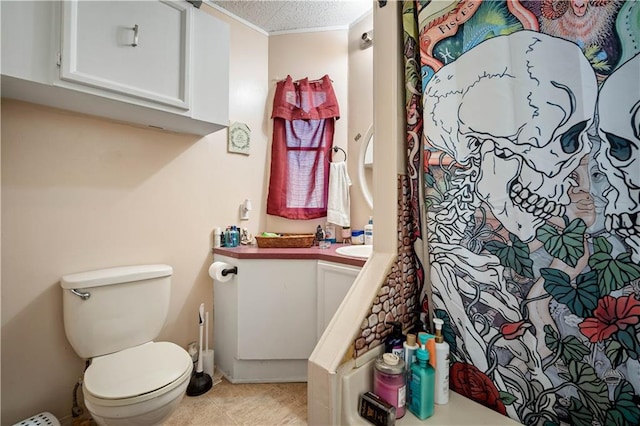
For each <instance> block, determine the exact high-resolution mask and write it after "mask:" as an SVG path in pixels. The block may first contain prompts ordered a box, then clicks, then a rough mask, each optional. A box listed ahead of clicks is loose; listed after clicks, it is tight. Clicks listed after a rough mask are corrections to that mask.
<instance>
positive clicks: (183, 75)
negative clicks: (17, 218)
mask: <svg viewBox="0 0 640 426" xmlns="http://www.w3.org/2000/svg"><path fill="white" fill-rule="evenodd" d="M1 7H2V96H3V97H9V98H15V99H20V100H24V101H28V102H34V103H40V104H44V105H49V106H54V107H59V108H63V109H68V110H72V111H77V112H82V113H88V114H92V115H97V116H102V117H106V118H111V119H116V120H122V121H127V122H131V123H134V124H140V125H144V126H151V127H155V128H162V129H167V130H172V131H177V132H181V133H191V134H198V135H205V134H208V133H211V132H214V131H216V130H218V129H221V128H223V127H225V126H227V124H228V103H229V89H228V85H229V27H228V25H227V24H226V23H224V22H222V21H220V20H218V19H216V18H215V17H213V16H211V15H209V14H207V13H206V12H204V11H202V10H198V9H196V8H194V7H193V6H192V5H191V4H189V3H187V2H186V1H181V0H180V1H126V2H113V1H87V0H80V1H77V0H67V1H62V2H50V1H41V2H38V1H36V2H2V4H1Z"/></svg>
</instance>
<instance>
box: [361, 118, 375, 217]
mask: <svg viewBox="0 0 640 426" xmlns="http://www.w3.org/2000/svg"><path fill="white" fill-rule="evenodd" d="M358 180H359V181H360V187H361V189H362V194H363V195H364V199H365V200H366V202H367V204H368V205H369V208H373V196H372V195H371V194H373V124H372V125H371V126H370V127H369V130H367V134H366V136H365V137H364V143H363V144H362V145H361V146H360V158H359V159H358Z"/></svg>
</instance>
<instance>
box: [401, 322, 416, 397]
mask: <svg viewBox="0 0 640 426" xmlns="http://www.w3.org/2000/svg"><path fill="white" fill-rule="evenodd" d="M402 346H403V348H404V364H405V366H406V372H405V376H406V381H407V383H409V382H411V365H412V364H413V363H414V362H416V351H417V350H418V349H419V348H420V345H419V344H418V343H417V342H416V335H415V334H413V333H409V334H407V340H406V341H405V342H404V343H403V344H402ZM410 399H411V388H410V387H409V386H407V401H410Z"/></svg>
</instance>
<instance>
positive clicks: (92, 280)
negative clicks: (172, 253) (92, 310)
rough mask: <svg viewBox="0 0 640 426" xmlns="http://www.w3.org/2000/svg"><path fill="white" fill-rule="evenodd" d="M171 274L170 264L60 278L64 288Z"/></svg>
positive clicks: (79, 273) (127, 267) (101, 284)
mask: <svg viewBox="0 0 640 426" xmlns="http://www.w3.org/2000/svg"><path fill="white" fill-rule="evenodd" d="M171 274H173V268H172V267H171V266H169V265H162V264H158V265H135V266H119V267H116V268H106V269H98V270H95V271H86V272H78V273H75V274H69V275H65V276H63V277H62V279H61V280H60V286H62V288H64V289H72V288H90V287H98V286H103V285H110V284H119V283H125V282H131V281H140V280H149V279H152V278H160V277H167V276H170V275H171Z"/></svg>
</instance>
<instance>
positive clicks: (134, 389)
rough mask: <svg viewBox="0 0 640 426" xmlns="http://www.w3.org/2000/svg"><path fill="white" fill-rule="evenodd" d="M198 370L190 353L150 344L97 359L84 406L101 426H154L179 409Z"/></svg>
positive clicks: (86, 387)
mask: <svg viewBox="0 0 640 426" xmlns="http://www.w3.org/2000/svg"><path fill="white" fill-rule="evenodd" d="M192 370H193V362H192V359H191V357H190V356H189V354H188V353H187V352H185V351H184V350H183V349H182V348H181V347H179V346H177V345H175V344H173V343H170V342H157V343H153V342H150V343H145V344H143V345H140V346H137V347H134V348H130V349H126V350H124V351H120V352H117V353H114V354H110V355H104V356H101V357H97V358H94V359H93V362H92V364H91V366H89V368H88V369H87V370H86V371H85V375H84V384H83V389H84V402H85V405H86V407H87V409H88V410H89V412H90V413H91V416H92V417H93V419H94V420H95V421H96V423H98V424H99V425H132V424H136V425H137V424H140V425H155V424H160V423H162V422H163V421H164V420H166V419H167V418H168V417H169V416H170V415H171V413H172V412H173V410H174V409H175V408H176V407H177V406H178V405H179V404H180V401H181V400H182V398H183V396H184V394H185V390H186V388H187V385H188V384H189V379H190V378H191V372H192Z"/></svg>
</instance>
